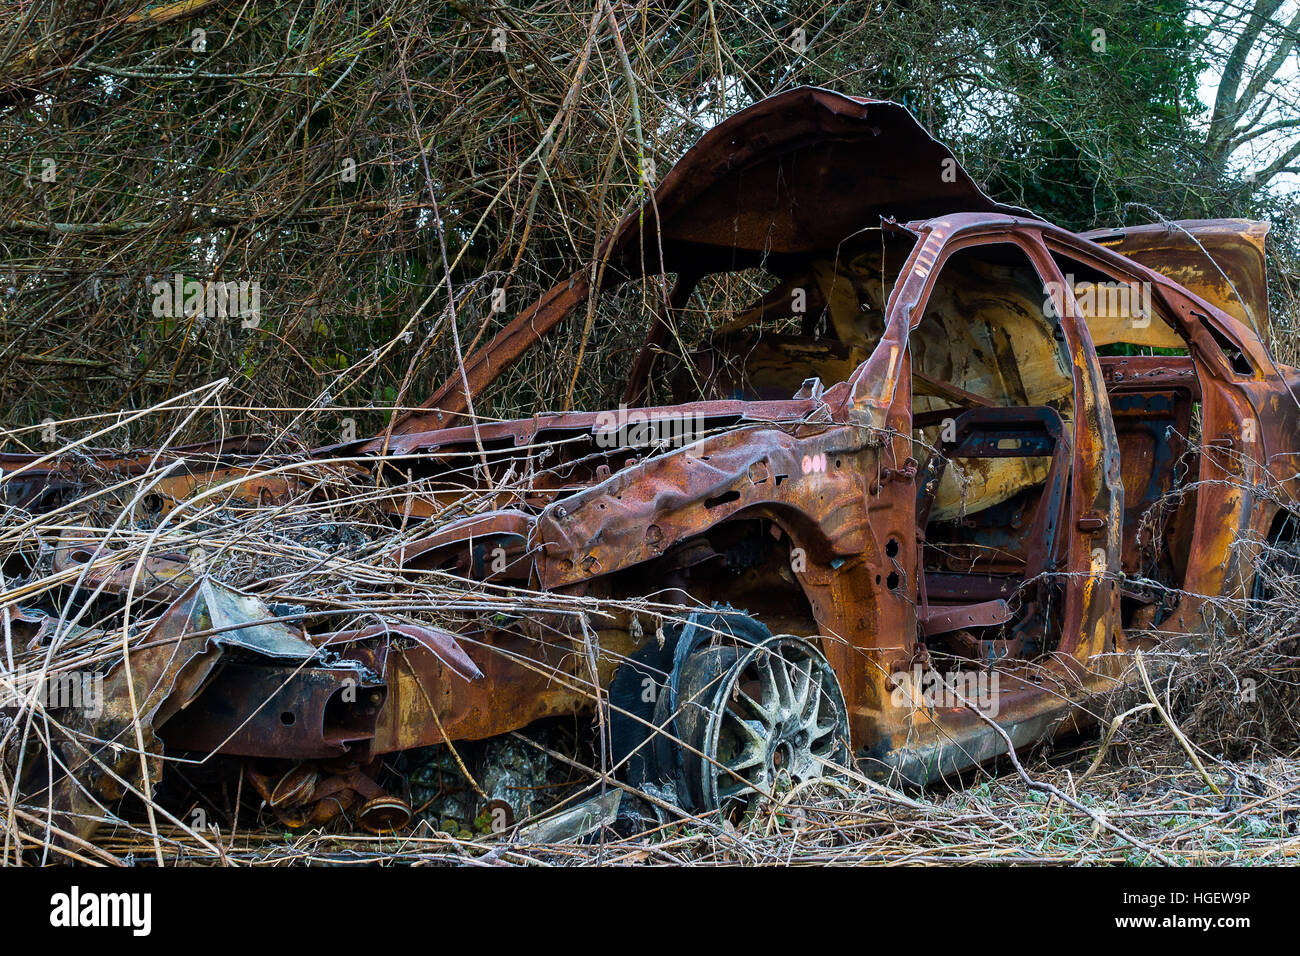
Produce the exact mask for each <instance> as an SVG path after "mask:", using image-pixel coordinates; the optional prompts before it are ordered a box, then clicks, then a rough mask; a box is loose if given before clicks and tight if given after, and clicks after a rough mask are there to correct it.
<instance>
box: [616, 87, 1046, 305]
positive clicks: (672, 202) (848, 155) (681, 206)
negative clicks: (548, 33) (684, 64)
mask: <svg viewBox="0 0 1300 956" xmlns="http://www.w3.org/2000/svg"><path fill="white" fill-rule="evenodd" d="M958 212H1001V213H1006V214H1008V215H1016V216H1031V215H1032V214H1030V213H1028V212H1026V211H1025V210H1023V209H1018V208H1016V207H1014V206H1004V205H1002V204H1000V203H996V202H994V201H993V200H992V199H990V198H989V197H988V196H986V195H984V193H983V192H982V191H981V190H980V188H979V187H978V186H976V185H975V181H974V180H973V179H971V177H970V176H969V175H968V174H967V173H966V171H965V170H964V169H962V168H961V166H960V164H958V162H957V160H956V158H955V157H954V156H953V154H952V152H951V151H949V150H948V148H947V147H946V146H944V145H943V144H942V143H940V142H938V141H937V140H935V139H934V138H933V137H931V136H930V134H929V133H928V132H926V130H925V129H924V128H923V127H922V126H921V124H920V123H918V122H917V120H916V118H915V117H914V116H912V114H911V113H910V112H909V111H908V110H907V109H906V108H905V107H903V106H900V105H899V104H897V103H892V102H888V101H885V100H871V99H864V98H861V97H855V96H846V95H844V94H842V93H836V92H833V91H831V90H824V89H819V88H817V87H811V86H802V87H799V88H797V89H793V90H789V91H788V92H785V93H779V94H777V95H776V96H772V97H769V98H768V99H765V100H762V101H761V102H759V103H755V104H754V105H753V106H751V107H749V108H748V109H744V110H741V111H740V112H739V113H736V114H735V115H734V116H731V117H729V118H728V119H726V120H724V121H723V122H721V123H719V124H718V125H717V126H715V127H713V129H711V130H709V131H708V132H707V133H705V134H704V135H703V136H702V137H700V140H699V142H698V143H696V144H695V146H693V147H692V148H691V149H689V150H688V151H687V152H686V154H685V155H684V156H683V157H682V158H681V159H680V160H679V161H678V162H677V164H676V165H674V166H673V168H672V169H671V170H670V171H669V172H668V174H667V175H666V176H665V177H664V179H663V182H661V183H660V185H659V187H658V188H657V189H656V190H655V194H654V199H653V200H652V201H648V202H646V203H645V204H644V205H643V206H642V207H641V208H639V209H638V210H636V211H634V212H633V213H632V214H630V215H629V216H628V217H627V218H626V219H624V220H623V221H622V222H621V223H620V224H619V226H618V229H616V230H615V232H614V234H613V235H612V236H611V237H610V238H609V239H607V240H606V242H605V246H604V247H603V249H602V252H603V251H604V250H605V249H608V250H609V253H610V256H609V266H610V267H611V268H610V269H609V271H607V274H606V280H605V284H606V285H609V284H611V283H617V282H621V281H624V280H626V279H631V278H638V277H640V276H642V275H645V274H654V273H656V272H659V271H664V272H678V273H682V272H686V273H691V274H695V275H704V274H708V273H711V272H716V271H719V270H725V269H735V268H744V267H748V266H751V265H755V264H757V263H759V262H765V263H767V265H768V266H769V267H771V266H772V265H778V269H779V260H781V259H782V258H785V257H789V256H806V255H808V254H810V253H814V252H818V251H826V250H833V249H834V248H835V247H836V246H837V245H838V244H839V243H841V242H842V241H843V240H845V239H846V238H848V237H849V236H851V235H853V234H854V233H855V232H857V231H859V230H861V229H863V228H868V227H872V226H877V225H879V223H880V219H881V217H882V216H883V217H891V218H893V219H896V220H898V221H899V222H908V221H910V220H919V219H931V218H933V217H935V216H940V215H947V214H950V213H958ZM661 248H662V250H663V262H662V267H663V268H662V270H660V261H659V256H660V249H661ZM774 260H775V262H774Z"/></svg>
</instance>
